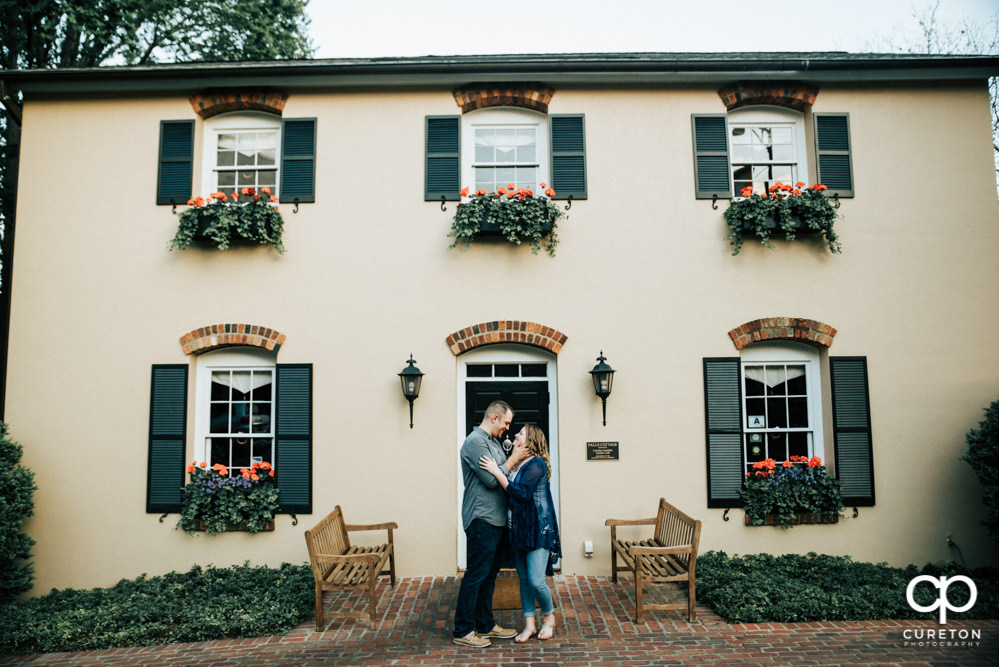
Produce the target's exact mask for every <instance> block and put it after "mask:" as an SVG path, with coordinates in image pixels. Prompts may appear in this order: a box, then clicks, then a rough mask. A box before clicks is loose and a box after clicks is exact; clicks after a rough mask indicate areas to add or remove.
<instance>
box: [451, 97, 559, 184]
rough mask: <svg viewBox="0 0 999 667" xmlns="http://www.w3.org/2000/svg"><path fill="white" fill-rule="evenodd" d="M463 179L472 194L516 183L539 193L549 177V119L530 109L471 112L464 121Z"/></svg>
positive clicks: (463, 117) (462, 130) (462, 147)
mask: <svg viewBox="0 0 999 667" xmlns="http://www.w3.org/2000/svg"><path fill="white" fill-rule="evenodd" d="M461 142H462V145H461V155H462V165H461V179H462V183H463V184H464V185H467V186H469V187H470V188H471V189H472V191H473V192H474V191H477V190H485V191H487V192H495V191H496V190H497V189H499V188H506V187H507V186H508V185H509V184H511V183H513V184H514V185H515V186H516V187H517V188H528V189H531V190H534V191H535V192H538V186H539V184H541V183H549V181H550V179H549V176H548V118H547V116H545V115H544V114H542V113H539V112H536V111H530V110H528V109H513V108H490V109H480V110H478V111H470V112H469V113H466V114H464V115H463V116H462V120H461Z"/></svg>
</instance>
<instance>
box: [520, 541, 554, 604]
mask: <svg viewBox="0 0 999 667" xmlns="http://www.w3.org/2000/svg"><path fill="white" fill-rule="evenodd" d="M514 560H515V562H516V564H517V576H518V578H519V579H520V604H521V605H522V606H523V608H524V617H525V618H528V617H533V616H534V601H535V600H537V601H538V605H539V606H540V607H541V614H542V615H543V616H549V615H551V614H553V613H554V612H555V604H554V603H553V602H552V592H551V591H550V590H549V589H548V584H547V583H546V582H545V570H546V569H547V568H548V549H535V550H534V551H518V552H517V554H516V557H515V559H514Z"/></svg>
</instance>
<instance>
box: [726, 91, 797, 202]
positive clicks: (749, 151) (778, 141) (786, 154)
mask: <svg viewBox="0 0 999 667" xmlns="http://www.w3.org/2000/svg"><path fill="white" fill-rule="evenodd" d="M728 133H729V152H730V156H729V157H730V162H731V168H732V193H733V195H735V196H739V195H740V193H741V192H742V190H743V188H745V187H752V188H753V191H754V192H755V193H757V194H764V193H766V192H768V191H769V189H770V187H771V186H772V185H773V184H774V183H790V184H792V185H793V184H795V183H798V182H804V183H806V184H807V183H808V168H807V157H806V147H805V123H804V116H803V114H801V113H800V112H797V111H792V110H790V109H779V108H767V109H760V108H752V109H739V110H736V111H733V112H731V113H729V115H728Z"/></svg>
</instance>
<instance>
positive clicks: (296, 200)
mask: <svg viewBox="0 0 999 667" xmlns="http://www.w3.org/2000/svg"><path fill="white" fill-rule="evenodd" d="M291 212H292V213H298V197H295V208H293V209H291Z"/></svg>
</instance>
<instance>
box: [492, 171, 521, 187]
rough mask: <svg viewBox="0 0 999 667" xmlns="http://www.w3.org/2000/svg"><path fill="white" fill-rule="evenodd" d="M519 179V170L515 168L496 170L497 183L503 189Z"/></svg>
mask: <svg viewBox="0 0 999 667" xmlns="http://www.w3.org/2000/svg"><path fill="white" fill-rule="evenodd" d="M516 178H517V170H516V169H514V168H513V167H497V168H496V182H497V183H498V184H500V185H502V186H503V187H506V185H507V184H509V183H513V182H514V181H515V180H516Z"/></svg>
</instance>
